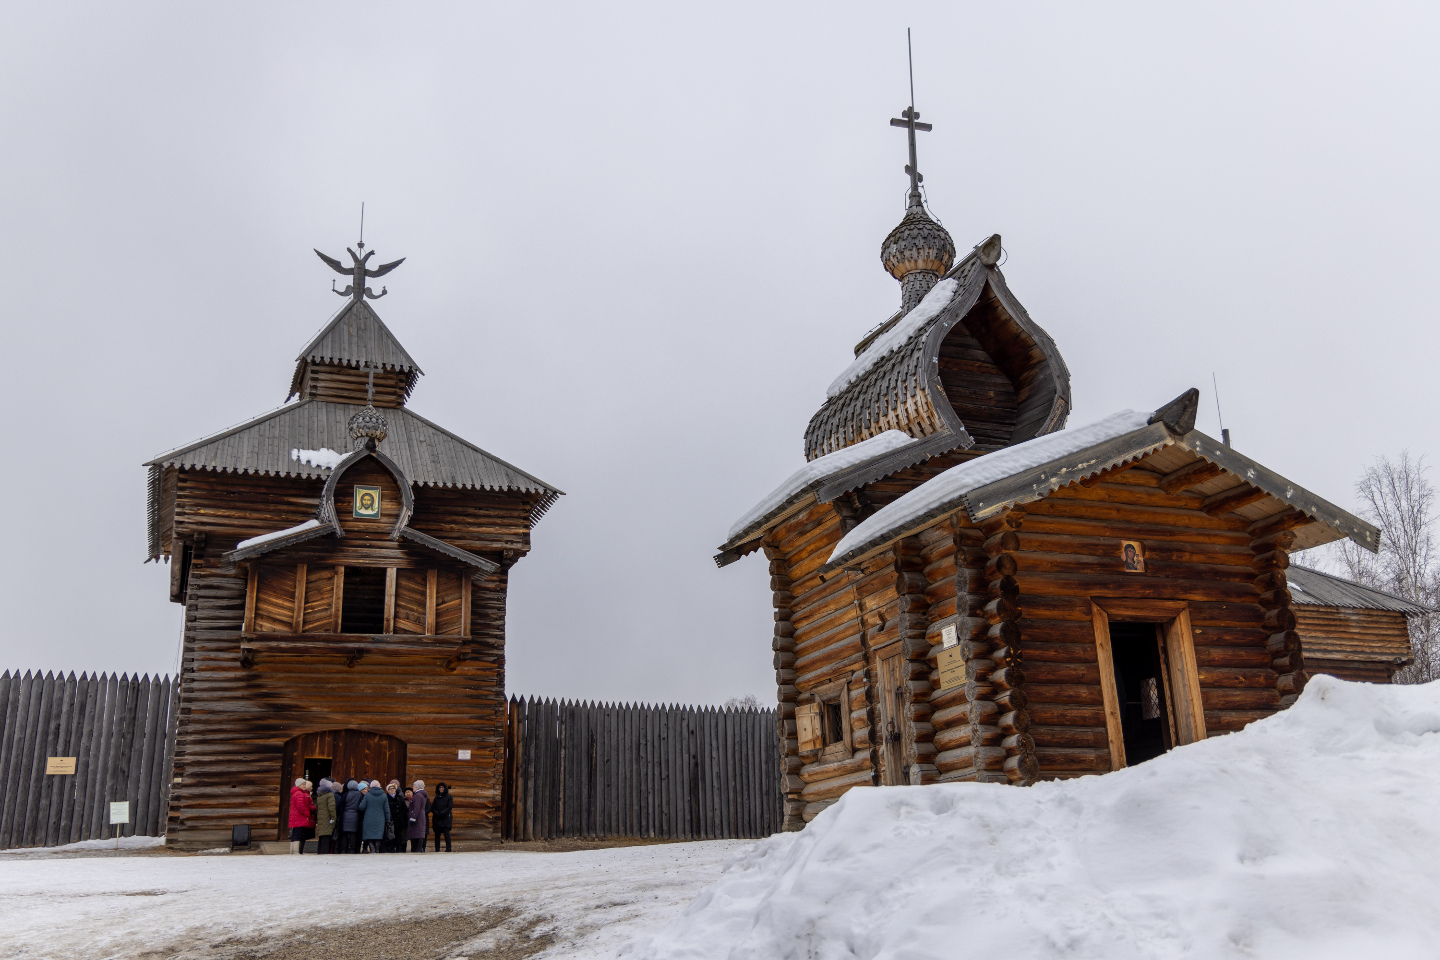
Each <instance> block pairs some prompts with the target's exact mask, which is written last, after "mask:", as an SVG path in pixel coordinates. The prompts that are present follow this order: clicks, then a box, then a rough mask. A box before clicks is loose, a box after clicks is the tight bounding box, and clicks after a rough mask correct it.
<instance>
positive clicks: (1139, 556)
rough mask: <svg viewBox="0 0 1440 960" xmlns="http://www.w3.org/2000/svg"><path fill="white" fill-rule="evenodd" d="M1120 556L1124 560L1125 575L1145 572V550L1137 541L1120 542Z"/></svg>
mask: <svg viewBox="0 0 1440 960" xmlns="http://www.w3.org/2000/svg"><path fill="white" fill-rule="evenodd" d="M1120 556H1121V557H1122V558H1124V560H1125V572H1126V573H1144V572H1145V548H1144V547H1143V546H1142V545H1141V544H1140V541H1138V540H1121V541H1120Z"/></svg>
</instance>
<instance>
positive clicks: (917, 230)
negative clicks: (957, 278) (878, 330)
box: [880, 193, 955, 312]
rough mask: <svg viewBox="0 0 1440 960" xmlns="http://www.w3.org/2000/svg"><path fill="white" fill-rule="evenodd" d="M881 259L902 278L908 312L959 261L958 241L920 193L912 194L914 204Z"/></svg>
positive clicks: (904, 306) (882, 248)
mask: <svg viewBox="0 0 1440 960" xmlns="http://www.w3.org/2000/svg"><path fill="white" fill-rule="evenodd" d="M880 262H881V263H882V264H884V265H885V269H886V270H887V271H889V273H890V275H891V276H892V277H894V278H895V279H896V280H899V281H900V309H901V310H903V311H906V312H909V310H910V308H911V307H913V306H915V304H917V303H919V302H920V301H921V300H922V299H924V297H925V294H927V293H929V292H930V288H931V287H933V286H935V284H936V283H938V282H939V280H940V278H941V277H942V276H944V275H945V273H946V271H948V270H949V269H950V267H951V266H952V265H953V264H954V263H955V241H953V240H951V239H950V233H949V231H947V230H946V229H945V228H944V227H942V226H940V224H939V223H937V222H935V220H934V218H932V217H931V216H930V214H929V213H927V212H926V211H925V206H924V204H923V203H921V201H920V198H919V195H918V193H912V194H911V195H910V208H909V209H908V210H906V211H905V216H904V218H903V219H902V220H901V221H900V223H899V225H898V226H896V227H895V229H894V230H891V231H890V235H889V236H888V237H886V238H885V242H884V243H882V244H881V245H880Z"/></svg>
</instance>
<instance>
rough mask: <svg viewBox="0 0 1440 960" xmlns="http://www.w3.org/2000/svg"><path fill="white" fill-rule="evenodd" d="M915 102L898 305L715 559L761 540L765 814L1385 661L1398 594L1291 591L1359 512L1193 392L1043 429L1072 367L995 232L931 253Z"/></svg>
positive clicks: (1204, 712) (1154, 736)
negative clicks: (1307, 599) (766, 582)
mask: <svg viewBox="0 0 1440 960" xmlns="http://www.w3.org/2000/svg"><path fill="white" fill-rule="evenodd" d="M917 118H918V114H916V113H915V112H914V109H913V107H912V108H910V109H908V110H906V111H905V113H904V115H903V119H897V120H892V121H891V123H892V124H893V125H896V126H903V127H907V128H908V133H909V138H910V157H911V164H910V166H909V167H907V168H906V169H907V172H909V174H910V178H911V181H910V192H909V198H908V208H907V210H906V211H905V214H904V218H903V219H902V220H901V221H900V224H899V225H898V226H897V227H896V228H895V229H894V230H893V231H892V232H891V233H890V235H889V236H887V237H886V238H885V241H884V243H883V245H882V247H881V259H882V262H883V263H884V266H885V268H886V270H887V271H889V272H890V273H891V274H892V275H893V276H894V277H895V278H896V279H897V280H899V281H900V285H901V306H900V309H899V310H898V311H897V312H896V313H895V314H894V315H893V316H891V317H890V318H889V319H888V320H886V321H885V322H884V323H882V324H880V325H879V326H878V327H877V328H875V329H874V330H873V331H871V332H870V333H869V334H868V335H867V336H865V337H864V339H862V340H861V341H860V342H859V344H857V346H856V348H855V360H854V362H853V363H851V364H850V365H849V367H848V368H847V369H846V370H844V371H843V372H842V373H841V374H840V375H839V376H838V377H837V378H836V379H835V381H834V382H833V383H832V384H831V385H830V387H829V390H828V395H827V398H826V399H825V402H824V403H823V405H822V406H821V407H820V409H819V410H818V411H817V412H816V413H815V415H814V416H813V417H812V418H811V420H810V423H809V425H808V426H807V428H806V430H805V446H804V450H805V457H806V461H807V463H806V465H805V466H804V467H802V468H801V469H800V470H799V471H797V472H796V473H795V474H794V475H793V476H791V477H790V478H789V479H788V480H787V481H785V483H783V484H781V485H780V487H779V488H777V489H776V490H775V491H774V492H773V493H772V494H771V495H770V496H769V497H767V498H766V499H765V500H764V501H762V502H761V503H760V504H758V505H757V506H756V507H755V508H754V509H752V510H751V511H750V512H749V513H747V514H746V515H745V516H743V517H742V518H740V520H739V521H738V522H737V523H736V524H735V526H734V527H733V528H732V529H731V531H730V536H729V538H728V539H727V541H726V542H725V543H724V544H723V545H722V546H721V548H720V554H719V555H718V556H717V557H716V562H717V563H718V564H719V565H721V566H724V565H725V564H727V563H730V562H733V561H735V560H737V559H739V558H740V557H742V556H744V555H746V554H749V553H753V552H763V553H764V554H765V556H766V558H767V559H768V560H769V564H770V575H771V580H770V582H771V589H772V592H773V606H774V619H775V628H774V639H773V642H772V647H773V650H774V662H775V676H776V683H777V685H778V690H779V714H778V722H779V724H780V736H781V742H782V744H783V753H784V765H783V777H784V784H783V789H784V793H785V815H786V821H785V823H786V828H787V829H799V828H800V827H801V826H803V824H804V823H805V822H808V821H809V820H811V819H812V818H813V817H814V816H815V815H816V814H817V813H819V812H820V811H821V810H823V809H824V808H825V807H826V806H828V805H829V804H831V803H833V802H835V800H836V799H837V798H838V797H840V796H841V795H842V794H843V793H844V792H845V791H846V790H848V789H850V788H852V787H856V786H866V785H899V784H929V783H937V782H948V781H997V782H1006V783H1014V784H1021V785H1025V784H1031V783H1034V782H1035V781H1036V780H1038V779H1046V778H1062V777H1074V776H1080V775H1084V774H1093V773H1101V772H1104V771H1110V770H1117V769H1120V768H1122V767H1124V766H1126V765H1128V764H1133V763H1137V762H1140V761H1142V760H1145V759H1148V758H1150V757H1154V756H1156V755H1158V754H1159V753H1161V752H1163V751H1165V750H1168V749H1170V748H1172V747H1175V746H1179V745H1183V744H1186V743H1191V742H1193V741H1196V740H1200V739H1203V738H1205V737H1207V736H1212V735H1215V734H1217V733H1221V732H1225V731H1232V730H1237V729H1239V728H1241V727H1243V726H1244V725H1245V724H1247V723H1249V722H1251V721H1252V720H1255V719H1258V718H1260V717H1264V716H1267V715H1268V714H1270V713H1273V712H1274V711H1276V710H1279V709H1281V708H1282V707H1284V706H1286V705H1288V704H1289V703H1291V702H1292V701H1293V700H1294V698H1295V697H1296V696H1297V695H1298V694H1299V693H1300V691H1301V690H1302V689H1303V687H1304V686H1305V682H1306V677H1307V663H1311V662H1312V661H1308V660H1307V656H1308V655H1309V653H1310V650H1311V648H1312V646H1313V647H1314V648H1316V652H1318V653H1321V654H1323V657H1322V658H1317V660H1316V661H1314V662H1313V663H1314V664H1316V665H1323V667H1324V668H1325V669H1328V670H1329V671H1330V672H1335V673H1339V674H1341V675H1349V676H1353V677H1357V678H1358V677H1361V676H1364V677H1366V678H1369V679H1389V677H1390V675H1391V674H1392V673H1393V670H1394V668H1395V666H1396V665H1398V664H1400V663H1403V662H1406V660H1407V658H1408V655H1409V644H1408V639H1406V633H1405V626H1404V624H1405V617H1406V616H1407V615H1411V614H1413V613H1416V612H1419V611H1418V608H1415V609H1408V606H1407V605H1406V604H1404V602H1403V601H1397V600H1395V598H1385V597H1384V596H1383V595H1379V594H1376V593H1375V592H1373V591H1366V590H1365V589H1364V588H1362V587H1359V586H1358V585H1355V584H1349V585H1348V586H1346V585H1344V584H1345V582H1344V581H1339V582H1338V584H1336V583H1322V582H1321V581H1320V578H1323V575H1320V574H1311V573H1310V572H1307V573H1306V575H1307V576H1309V577H1310V581H1311V582H1312V589H1315V590H1317V591H1319V592H1320V593H1322V594H1325V597H1323V598H1321V602H1320V603H1319V604H1311V605H1306V606H1304V610H1303V612H1298V611H1299V610H1300V608H1301V604H1300V603H1297V601H1296V596H1297V595H1299V596H1308V595H1305V594H1297V593H1292V591H1291V588H1290V583H1291V581H1290V579H1289V574H1288V568H1289V566H1290V559H1289V558H1290V553H1291V551H1292V550H1297V549H1302V548H1307V547H1314V546H1319V545H1321V544H1324V543H1328V542H1330V541H1333V540H1337V539H1339V538H1342V537H1348V538H1350V539H1352V540H1354V541H1355V542H1356V543H1359V544H1361V545H1362V546H1364V547H1366V548H1368V549H1370V550H1375V549H1376V548H1377V546H1378V544H1379V537H1380V531H1378V530H1377V529H1376V528H1375V527H1373V526H1371V525H1370V524H1368V523H1366V522H1364V521H1363V520H1361V519H1359V518H1357V517H1354V516H1352V515H1351V514H1349V513H1347V512H1346V511H1344V510H1342V509H1340V508H1339V507H1336V506H1334V505H1333V504H1330V503H1327V502H1325V501H1324V500H1323V499H1321V498H1320V497H1317V496H1316V495H1314V494H1313V493H1310V492H1309V491H1307V490H1305V489H1304V488H1302V487H1300V486H1299V485H1297V484H1295V483H1293V482H1291V481H1289V480H1287V479H1285V478H1284V477H1281V476H1278V475H1277V474H1275V473H1274V472H1272V471H1270V470H1268V469H1266V468H1265V467H1263V466H1261V465H1260V464H1259V463H1257V462H1255V461H1254V460H1252V459H1250V458H1249V457H1246V456H1244V455H1243V454H1240V453H1238V452H1237V451H1235V450H1234V449H1232V448H1231V447H1230V446H1229V445H1228V444H1226V443H1222V442H1219V441H1216V440H1214V439H1212V438H1210V437H1208V436H1206V435H1204V434H1203V433H1201V432H1200V431H1198V430H1196V429H1195V413H1196V408H1197V404H1198V397H1199V395H1198V392H1197V391H1195V390H1190V391H1187V392H1186V393H1184V394H1182V395H1181V396H1180V397H1178V398H1176V399H1174V400H1171V401H1168V402H1161V401H1165V400H1166V399H1167V398H1157V402H1156V403H1155V404H1154V407H1153V409H1147V410H1144V411H1141V412H1134V411H1128V410H1127V411H1121V412H1118V413H1116V414H1114V415H1112V416H1110V417H1107V418H1105V419H1103V420H1101V421H1099V422H1097V423H1094V424H1090V425H1087V426H1084V427H1068V428H1067V426H1066V421H1067V415H1068V413H1069V410H1070V382H1069V372H1068V370H1067V369H1066V366H1065V362H1064V360H1063V359H1062V358H1061V356H1060V352H1059V350H1058V349H1057V348H1056V345H1055V343H1054V341H1053V340H1052V339H1051V338H1050V337H1049V336H1048V335H1047V334H1046V332H1045V331H1044V330H1043V329H1041V327H1040V326H1039V325H1038V324H1037V323H1035V321H1034V320H1032V319H1031V317H1030V316H1029V314H1028V313H1027V312H1026V311H1025V308H1024V307H1023V306H1022V305H1021V304H1020V302H1019V300H1018V299H1017V298H1016V297H1015V295H1014V294H1013V293H1012V292H1011V290H1010V288H1009V286H1008V285H1007V284H1006V282H1005V277H1004V275H1003V274H1002V273H1001V271H1000V268H999V260H1000V256H1001V249H1000V238H999V237H998V236H992V237H990V238H989V239H988V240H985V241H983V242H982V243H980V244H978V245H976V246H975V247H974V249H973V250H971V251H970V252H969V253H968V254H966V255H965V256H963V257H961V258H960V259H959V261H958V262H956V250H955V246H954V243H953V242H952V240H951V238H950V235H949V234H948V233H947V232H946V231H945V229H944V228H943V227H942V226H941V225H940V224H939V223H938V222H936V221H935V220H934V219H933V218H932V217H931V216H930V214H929V213H928V212H927V210H926V208H925V204H924V202H923V198H922V194H921V191H920V186H919V184H920V176H919V173H918V172H917V171H916V164H915V131H916V130H917V129H928V126H926V125H923V124H919V123H918V122H917ZM1324 579H1325V580H1327V581H1329V580H1334V578H1324ZM1327 598H1328V599H1327ZM1327 602H1328V603H1330V604H1331V606H1330V607H1325V606H1324V604H1325V603H1327ZM1307 621H1308V622H1307ZM1311 669H1314V667H1313V666H1312V667H1311Z"/></svg>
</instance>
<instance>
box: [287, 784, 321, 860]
mask: <svg viewBox="0 0 1440 960" xmlns="http://www.w3.org/2000/svg"><path fill="white" fill-rule="evenodd" d="M309 788H310V784H309V782H308V781H307V780H306V779H305V778H304V777H300V778H299V779H297V780H296V781H295V786H293V787H291V788H290V852H291V853H304V852H305V841H306V840H309V839H310V838H311V837H313V836H315V800H314V799H313V798H312V797H311V796H310V789H309Z"/></svg>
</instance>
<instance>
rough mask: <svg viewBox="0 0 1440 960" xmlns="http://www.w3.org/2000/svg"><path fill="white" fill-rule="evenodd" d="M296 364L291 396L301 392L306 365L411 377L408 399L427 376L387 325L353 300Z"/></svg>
mask: <svg viewBox="0 0 1440 960" xmlns="http://www.w3.org/2000/svg"><path fill="white" fill-rule="evenodd" d="M295 360H296V364H295V376H294V378H293V379H291V381H290V396H294V395H295V394H297V393H299V392H300V381H301V378H302V376H303V375H304V372H305V365H306V364H307V363H333V364H339V365H341V366H346V367H360V366H363V365H364V364H366V363H370V364H373V365H375V366H377V367H380V368H383V369H389V370H398V371H400V372H401V373H408V374H410V376H409V378H408V380H407V384H406V387H405V392H406V394H407V395H408V394H409V392H410V390H411V389H412V388H413V387H414V386H415V380H416V378H418V377H419V376H420V375H421V374H422V373H424V371H423V370H421V369H420V365H419V364H417V363H416V362H415V360H414V358H413V357H411V356H410V354H409V352H407V351H406V349H405V348H404V347H403V346H401V345H400V341H399V340H397V339H395V334H393V333H391V332H390V328H389V327H387V326H385V321H383V320H381V319H380V315H379V314H378V313H376V312H375V310H374V308H372V307H371V306H370V304H368V303H366V302H365V301H364V300H351V301H350V302H348V303H346V304H345V305H344V306H343V307H341V308H340V309H339V310H338V311H336V313H335V316H333V317H331V318H330V321H329V322H328V323H326V324H325V326H324V327H323V328H321V330H320V332H319V333H317V334H316V335H315V339H313V340H311V341H310V343H309V344H308V345H307V346H306V347H305V349H304V350H301V351H300V356H298V357H296V358H295Z"/></svg>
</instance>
